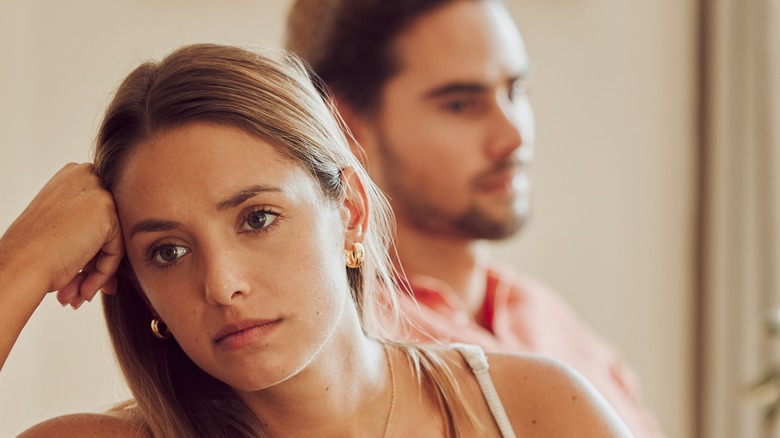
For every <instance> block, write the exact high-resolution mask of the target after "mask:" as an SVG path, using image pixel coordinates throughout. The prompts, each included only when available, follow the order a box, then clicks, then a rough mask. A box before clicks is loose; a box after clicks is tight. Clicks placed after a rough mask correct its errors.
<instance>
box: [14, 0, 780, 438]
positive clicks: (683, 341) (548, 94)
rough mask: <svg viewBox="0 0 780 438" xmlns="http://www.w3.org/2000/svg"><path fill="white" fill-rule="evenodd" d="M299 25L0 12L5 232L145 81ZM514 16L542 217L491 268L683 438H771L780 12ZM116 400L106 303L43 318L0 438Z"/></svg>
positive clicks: (129, 7)
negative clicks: (608, 352) (201, 53)
mask: <svg viewBox="0 0 780 438" xmlns="http://www.w3.org/2000/svg"><path fill="white" fill-rule="evenodd" d="M388 1H390V0H388ZM289 4H290V0H252V1H250V0H231V1H224V2H213V1H207V0H187V1H184V0H165V1H159V0H158V1H152V0H135V1H125V2H106V1H100V0H72V1H68V2H60V1H55V0H2V2H0V48H2V52H0V53H2V55H3V56H2V62H0V187H2V188H1V189H0V200H2V207H0V230H4V229H5V228H6V227H7V226H8V225H9V224H10V223H11V221H12V220H13V219H14V218H15V217H16V216H17V215H18V214H19V213H20V212H21V211H22V209H23V208H24V206H25V205H26V204H27V203H28V202H29V200H30V199H32V197H33V196H34V195H35V193H36V192H37V191H38V190H39V189H40V187H42V186H43V184H44V183H45V182H46V181H47V180H48V178H49V177H50V176H51V175H52V174H53V173H54V172H56V171H57V170H58V169H59V168H60V167H62V165H64V164H65V163H66V162H70V161H78V162H81V161H87V160H89V156H90V151H91V148H92V142H93V139H94V136H95V130H96V127H97V125H98V123H99V120H100V117H101V114H102V111H103V109H104V107H105V105H106V104H107V102H108V100H109V98H110V97H111V93H112V92H113V91H114V89H115V88H116V86H117V85H118V84H119V81H120V80H121V79H122V78H123V77H124V76H125V75H126V74H127V73H128V72H129V71H130V70H131V69H132V68H134V67H135V66H136V65H137V64H138V63H140V62H142V61H144V60H146V59H148V58H159V57H160V56H162V55H164V54H165V53H167V52H169V51H170V50H171V49H173V48H175V47H177V46H179V45H182V44H187V43H194V42H220V43H231V44H238V45H241V46H253V45H266V46H267V45H271V46H278V45H280V44H281V39H282V35H283V27H284V26H283V23H284V17H285V15H286V11H287V8H288V6H289ZM507 5H508V7H509V8H510V10H511V12H512V14H513V16H514V17H515V19H516V21H517V22H518V24H519V27H520V29H521V32H522V33H523V35H524V38H525V40H526V45H527V48H528V51H529V54H530V56H531V60H532V64H533V67H534V76H533V79H532V82H531V88H530V93H531V99H532V103H533V105H534V108H535V111H536V119H537V126H538V129H537V145H538V147H537V153H536V158H535V165H534V178H535V180H534V184H535V186H534V194H535V199H534V205H535V213H534V216H533V218H532V221H531V222H530V224H529V225H528V227H527V229H526V230H525V231H524V232H523V233H521V235H520V236H518V237H517V238H516V239H514V240H512V241H510V242H507V243H503V244H501V245H500V246H498V247H497V255H498V256H499V257H500V258H502V259H504V260H506V261H507V262H508V263H510V264H511V265H513V266H516V267H517V268H518V269H520V270H522V271H524V272H528V273H530V274H533V275H535V276H537V277H538V278H540V279H542V280H543V281H544V282H546V283H548V284H549V285H550V286H552V287H553V288H555V289H556V290H558V291H559V292H560V293H561V294H562V295H563V296H564V297H565V298H566V299H567V300H569V302H570V303H571V305H572V306H573V307H574V308H575V310H576V311H577V313H578V314H579V315H580V316H581V317H582V318H583V319H584V320H585V321H586V322H587V323H589V324H590V325H591V326H592V327H593V328H594V329H595V330H597V331H598V332H599V333H601V334H602V335H603V336H604V337H606V338H607V339H609V340H610V341H611V342H613V343H614V345H615V346H616V347H617V348H618V349H619V350H620V351H621V352H622V354H623V355H624V356H625V358H626V360H627V361H628V363H630V364H631V365H632V366H633V368H634V369H635V370H636V371H637V373H638V375H639V377H640V379H641V381H642V385H643V398H644V401H645V404H646V405H647V406H648V407H649V408H650V409H651V410H652V411H653V412H654V413H655V414H656V416H657V417H658V420H659V422H660V424H661V427H662V429H663V430H664V431H665V432H666V433H667V434H668V435H669V436H670V437H697V438H703V437H723V438H726V437H729V438H733V437H752V436H755V437H764V436H772V434H773V428H772V422H771V415H772V412H773V411H772V408H773V407H776V406H777V399H776V397H778V394H780V392H779V391H778V385H779V383H778V381H780V379H776V377H777V376H776V375H775V374H774V373H773V372H774V369H775V368H774V366H775V363H776V359H777V357H776V355H775V351H774V350H775V349H776V346H775V345H774V341H773V340H772V337H771V333H770V334H767V333H768V332H767V328H771V327H772V326H771V325H770V323H771V322H772V317H773V315H775V313H774V312H773V309H774V308H775V306H776V305H777V304H778V303H780V301H779V300H778V299H777V295H778V293H777V285H776V280H777V279H776V277H775V275H774V272H773V271H774V269H773V266H774V265H775V263H776V256H777V251H776V249H777V248H779V247H778V233H777V230H776V228H777V227H776V226H775V222H777V218H778V217H780V216H778V215H777V213H778V211H777V206H778V204H779V203H778V202H777V196H778V193H780V191H779V190H775V188H776V187H778V186H777V185H778V181H777V180H776V177H775V175H776V174H777V172H775V171H774V170H773V169H774V168H775V167H777V166H780V159H779V158H778V155H780V154H777V153H775V151H777V150H778V148H777V146H778V139H780V128H778V125H779V124H778V123H774V121H775V120H778V118H777V110H778V104H780V86H778V83H777V82H776V81H774V78H780V75H778V73H780V71H778V69H780V60H779V59H778V53H780V50H779V49H780V41H779V38H778V37H779V35H778V31H777V30H775V29H778V28H780V26H777V25H775V26H772V20H775V21H777V20H778V19H780V10H778V8H780V6H778V2H772V1H770V0H763V1H758V0H657V1H645V2H626V1H623V0H590V1H573V0H562V1H543V0H508V1H507ZM0 257H2V255H0ZM2 315H3V311H2V309H0V318H1V317H2ZM751 384H755V385H754V386H755V391H753V392H752V393H749V392H747V391H746V388H747V387H748V386H750V385H751ZM124 397H127V391H126V389H125V388H124V384H123V383H122V380H121V377H120V376H119V374H118V372H117V370H116V366H115V363H114V360H113V356H112V352H111V349H110V347H109V345H108V341H107V338H106V335H105V328H104V323H103V319H102V315H101V314H100V306H99V303H97V302H94V303H92V304H86V305H85V306H83V307H82V308H81V309H80V310H78V311H73V310H71V309H69V308H67V309H63V308H61V307H60V306H59V305H58V304H57V302H56V300H55V298H54V297H53V296H49V297H47V298H46V299H45V300H44V302H43V305H42V306H41V308H40V309H39V310H38V312H37V313H36V314H35V315H34V316H33V318H32V320H31V321H30V322H29V324H28V325H27V327H26V328H25V330H24V331H23V332H22V334H21V336H20V338H19V340H18V342H17V344H16V347H15V348H14V351H13V352H12V353H11V356H10V358H9V359H8V361H7V363H6V364H5V367H4V369H3V371H2V373H0V436H13V435H15V434H17V433H19V432H20V431H22V430H23V429H25V428H27V427H29V426H30V425H32V424H34V423H36V422H39V421H41V420H43V419H46V418H50V417H52V416H55V415H61V414H66V413H72V412H83V411H101V410H104V409H106V408H107V407H109V406H110V405H111V404H112V403H114V402H116V401H118V400H120V399H122V398H124ZM767 418H768V419H767Z"/></svg>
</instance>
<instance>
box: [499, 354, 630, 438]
mask: <svg viewBox="0 0 780 438" xmlns="http://www.w3.org/2000/svg"><path fill="white" fill-rule="evenodd" d="M487 359H488V363H489V366H490V368H489V369H490V376H491V378H492V380H493V383H494V385H495V387H496V390H497V392H498V395H499V397H500V399H501V401H502V403H503V405H504V408H505V410H506V412H507V414H508V415H509V418H510V421H511V422H512V424H513V425H514V427H515V429H516V430H518V431H522V433H523V434H526V435H528V434H530V435H531V436H575V435H576V436H594V437H596V436H598V437H630V436H632V435H631V433H630V432H629V431H628V429H627V428H626V426H625V425H624V424H623V422H622V420H620V418H619V417H618V416H617V414H616V413H615V412H614V410H613V409H612V407H611V406H610V405H609V404H608V403H607V402H606V401H605V400H604V398H603V397H602V396H601V395H600V394H599V393H598V392H597V391H596V390H595V389H594V388H593V386H592V385H591V384H590V383H589V382H588V381H587V380H585V378H583V377H582V376H581V375H580V374H579V373H578V372H577V371H575V370H574V369H573V368H571V367H569V366H567V365H565V364H564V363H562V362H560V361H557V360H555V359H551V358H547V357H542V356H536V355H520V354H505V353H491V354H488V355H487ZM561 418H568V419H569V421H561V420H560V419H561Z"/></svg>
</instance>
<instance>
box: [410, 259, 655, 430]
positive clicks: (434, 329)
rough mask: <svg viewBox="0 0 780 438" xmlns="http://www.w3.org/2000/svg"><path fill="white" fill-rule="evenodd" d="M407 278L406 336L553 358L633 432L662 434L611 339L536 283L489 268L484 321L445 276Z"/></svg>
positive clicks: (637, 384) (488, 349)
mask: <svg viewBox="0 0 780 438" xmlns="http://www.w3.org/2000/svg"><path fill="white" fill-rule="evenodd" d="M409 281H410V285H411V287H412V290H413V291H414V294H415V297H416V298H417V302H418V303H419V306H418V305H416V304H415V303H414V301H413V300H410V299H402V300H401V307H402V309H403V312H404V314H405V316H406V317H407V318H409V319H411V321H412V322H413V323H414V325H415V326H416V327H414V328H410V327H406V328H405V330H403V331H404V334H403V337H404V338H405V339H407V340H411V341H429V340H432V339H438V340H442V341H448V342H463V343H470V344H476V345H479V346H481V347H483V348H484V349H486V350H487V351H495V352H512V353H533V354H541V355H546V356H550V357H553V358H555V359H558V360H560V361H562V362H564V363H566V364H568V365H570V366H571V367H573V368H575V369H576V370H577V371H579V372H580V373H581V374H582V375H584V376H585V377H586V378H587V379H588V380H589V381H590V382H591V383H592V384H593V386H595V387H596V389H598V390H599V392H600V393H601V394H602V395H603V396H604V398H606V399H607V401H609V402H610V404H611V405H612V406H613V407H614V409H615V410H616V411H617V413H618V414H619V415H620V416H621V417H622V418H623V421H625V422H626V424H627V425H628V427H629V428H630V429H631V430H632V431H633V432H634V434H635V435H636V436H637V437H662V436H664V435H663V434H662V433H661V431H660V430H659V429H658V425H657V423H656V421H655V418H654V417H653V415H652V414H651V413H650V412H649V411H647V410H646V409H645V408H644V407H643V406H642V404H641V402H640V398H639V390H638V388H639V382H638V380H637V378H636V376H635V375H634V373H633V372H632V371H631V370H630V369H629V368H628V367H627V366H626V364H625V363H623V361H622V359H621V358H620V356H619V355H618V354H617V353H616V351H615V350H614V349H613V348H612V346H610V345H609V344H608V343H607V342H606V341H604V340H603V339H601V338H600V337H599V336H598V335H596V334H595V333H594V332H593V330H591V329H590V328H589V327H587V326H586V325H585V324H584V323H583V322H582V321H580V320H579V318H578V317H577V316H576V315H575V314H574V312H573V311H572V310H571V309H570V308H569V306H568V305H567V303H566V302H564V301H563V299H561V298H560V297H559V296H558V295H557V294H555V293H553V292H552V291H551V290H549V289H547V288H546V287H545V286H543V285H542V284H540V283H538V282H537V281H535V280H533V279H531V278H529V277H526V276H522V275H519V274H515V273H513V272H512V271H510V270H508V269H501V268H497V267H491V268H490V269H489V270H488V278H487V294H486V296H485V302H484V304H483V308H482V315H481V319H482V320H483V321H484V326H482V325H480V324H478V323H477V322H475V321H474V320H473V318H471V317H470V316H469V312H468V311H467V310H466V308H465V306H464V304H463V303H462V302H461V301H460V300H459V299H458V298H457V296H456V295H455V293H454V292H452V291H450V288H449V287H448V286H447V285H446V284H444V283H443V282H441V281H439V280H436V279H434V278H430V277H425V276H422V275H414V274H410V275H409Z"/></svg>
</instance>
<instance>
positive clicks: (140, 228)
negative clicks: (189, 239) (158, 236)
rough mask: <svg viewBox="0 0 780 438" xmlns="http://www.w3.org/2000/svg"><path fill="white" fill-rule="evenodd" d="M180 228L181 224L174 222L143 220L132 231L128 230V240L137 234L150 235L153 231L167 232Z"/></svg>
mask: <svg viewBox="0 0 780 438" xmlns="http://www.w3.org/2000/svg"><path fill="white" fill-rule="evenodd" d="M177 228H181V223H179V222H176V221H166V220H160V219H144V220H142V221H141V222H138V223H137V224H135V226H134V227H133V229H132V230H130V238H131V239H132V238H133V236H135V235H136V234H137V233H150V232H154V231H169V230H175V229H177Z"/></svg>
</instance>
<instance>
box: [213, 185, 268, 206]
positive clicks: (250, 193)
mask: <svg viewBox="0 0 780 438" xmlns="http://www.w3.org/2000/svg"><path fill="white" fill-rule="evenodd" d="M281 191H282V189H280V188H278V187H268V186H250V187H245V188H243V189H241V190H239V191H238V192H236V193H234V194H233V195H231V196H229V197H228V198H226V199H225V200H223V201H221V202H219V203H218V204H217V210H219V211H224V210H229V209H231V208H233V207H237V206H239V205H241V204H243V203H244V202H246V200H247V199H250V198H252V197H254V196H257V195H258V194H260V193H268V192H276V193H278V192H281Z"/></svg>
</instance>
